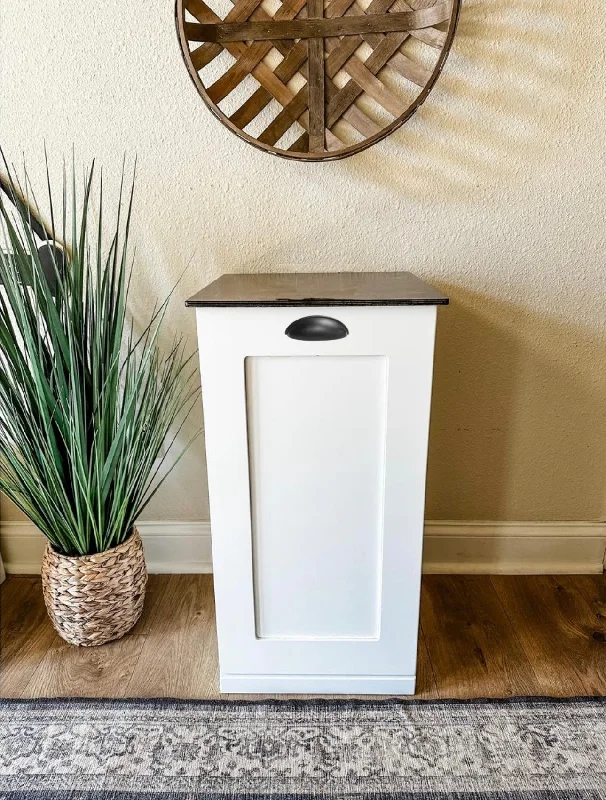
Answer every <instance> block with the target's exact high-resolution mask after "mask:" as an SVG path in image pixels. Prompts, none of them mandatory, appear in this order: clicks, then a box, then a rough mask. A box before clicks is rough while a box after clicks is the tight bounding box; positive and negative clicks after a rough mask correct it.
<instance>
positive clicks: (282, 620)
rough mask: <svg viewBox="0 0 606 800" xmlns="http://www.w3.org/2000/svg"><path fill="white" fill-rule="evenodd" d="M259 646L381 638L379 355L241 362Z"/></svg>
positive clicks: (382, 385)
mask: <svg viewBox="0 0 606 800" xmlns="http://www.w3.org/2000/svg"><path fill="white" fill-rule="evenodd" d="M245 363H246V410H247V428H248V446H249V476H250V495H251V523H252V524H251V529H252V530H251V533H252V555H253V587H254V604H255V629H256V636H257V637H258V638H259V639H294V640H299V639H301V640H304V639H358V640H360V639H367V640H369V639H370V640H372V639H375V640H376V639H378V638H379V635H380V622H381V574H382V540H383V506H384V486H385V429H386V412H387V359H386V358H385V357H383V356H334V357H333V356H285V357H280V356H273V357H272V356H268V357H264V356H261V357H249V358H247V359H246V362H245Z"/></svg>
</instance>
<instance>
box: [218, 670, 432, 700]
mask: <svg viewBox="0 0 606 800" xmlns="http://www.w3.org/2000/svg"><path fill="white" fill-rule="evenodd" d="M415 680H416V676H415V675H234V674H224V675H221V678H220V686H221V691H222V692H226V693H230V694H389V695H401V694H414V692H415Z"/></svg>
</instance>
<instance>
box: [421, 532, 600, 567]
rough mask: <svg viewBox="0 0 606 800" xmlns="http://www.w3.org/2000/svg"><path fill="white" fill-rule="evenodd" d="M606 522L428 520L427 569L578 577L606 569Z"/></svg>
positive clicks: (426, 539) (425, 545)
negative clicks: (605, 557)
mask: <svg viewBox="0 0 606 800" xmlns="http://www.w3.org/2000/svg"><path fill="white" fill-rule="evenodd" d="M605 554H606V523H603V522H485V521H477V522H466V521H458V520H457V521H452V522H449V521H442V520H437V521H434V522H426V524H425V539H424V548H423V571H424V572H426V573H444V574H451V573H455V574H456V573H463V574H474V573H475V574H492V575H499V574H500V575H541V574H543V575H566V574H570V575H574V574H577V575H578V574H583V573H599V572H603V570H604V556H605Z"/></svg>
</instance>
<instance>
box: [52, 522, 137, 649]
mask: <svg viewBox="0 0 606 800" xmlns="http://www.w3.org/2000/svg"><path fill="white" fill-rule="evenodd" d="M146 583H147V569H146V567H145V557H144V554H143V545H142V543H141V537H140V536H139V533H138V532H137V531H136V530H134V531H133V533H132V534H131V536H130V537H129V538H128V539H127V540H126V541H125V542H122V544H119V545H118V546H117V547H112V549H111V550H106V551H105V552H104V553H95V554H94V555H90V556H64V555H61V554H60V553H57V552H56V551H55V550H53V548H52V547H51V546H50V544H48V543H47V545H46V550H45V551H44V558H43V560H42V591H43V593H44V602H45V603H46V609H47V611H48V615H49V617H50V618H51V621H52V623H53V625H54V627H55V629H56V630H57V633H58V634H59V635H60V636H61V637H62V638H63V639H65V641H66V642H69V643H70V644H75V645H80V646H83V647H90V646H94V645H100V644H105V642H111V641H112V639H119V638H120V637H121V636H124V634H125V633H128V631H129V630H130V629H131V628H132V627H133V625H134V624H135V623H136V622H137V620H138V619H139V617H140V616H141V612H142V610H143V601H144V598H145V585H146Z"/></svg>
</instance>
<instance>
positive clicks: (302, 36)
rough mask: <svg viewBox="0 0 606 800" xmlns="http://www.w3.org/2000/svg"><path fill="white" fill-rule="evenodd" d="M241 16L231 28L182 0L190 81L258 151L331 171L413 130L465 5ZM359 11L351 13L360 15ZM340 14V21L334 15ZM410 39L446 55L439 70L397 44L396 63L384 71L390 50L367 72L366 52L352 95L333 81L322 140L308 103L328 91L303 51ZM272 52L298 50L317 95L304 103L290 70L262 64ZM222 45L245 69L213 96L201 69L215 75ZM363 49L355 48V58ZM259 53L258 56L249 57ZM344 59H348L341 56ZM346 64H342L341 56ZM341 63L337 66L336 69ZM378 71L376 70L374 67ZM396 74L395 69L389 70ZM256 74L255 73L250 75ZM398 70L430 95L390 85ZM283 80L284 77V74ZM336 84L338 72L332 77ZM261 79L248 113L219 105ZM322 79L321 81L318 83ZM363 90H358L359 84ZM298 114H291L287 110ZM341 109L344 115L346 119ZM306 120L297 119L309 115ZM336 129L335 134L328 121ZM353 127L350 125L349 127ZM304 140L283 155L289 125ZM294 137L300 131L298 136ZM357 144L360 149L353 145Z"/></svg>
mask: <svg viewBox="0 0 606 800" xmlns="http://www.w3.org/2000/svg"><path fill="white" fill-rule="evenodd" d="M232 2H233V4H234V9H233V11H232V12H230V13H229V14H228V15H227V16H226V17H225V18H224V19H220V18H218V17H217V15H216V14H215V13H214V12H212V11H211V10H210V8H209V7H208V6H207V5H206V3H204V0H177V2H176V23H177V31H178V35H179V40H180V44H181V52H182V55H183V58H184V61H185V64H186V66H187V69H188V71H189V74H190V77H191V79H192V81H193V83H194V84H195V86H196V88H197V90H198V92H199V93H200V95H201V97H202V98H203V99H204V101H205V102H206V103H207V105H209V107H210V108H211V110H212V112H213V113H214V114H215V116H217V117H218V118H219V119H220V120H221V121H222V122H223V124H224V125H226V127H227V128H229V129H230V130H231V131H232V132H233V133H235V134H237V135H238V136H239V137H240V138H242V139H244V140H245V141H247V142H248V143H250V144H252V145H254V146H255V147H258V148H259V149H262V150H264V151H267V152H270V153H273V154H277V155H279V156H281V157H283V158H290V159H297V160H301V161H325V160H336V159H340V158H345V157H347V156H350V155H353V154H354V153H357V152H359V151H361V150H363V149H365V148H367V147H369V146H371V145H372V144H375V143H376V142H378V141H380V140H381V139H383V138H384V137H385V136H388V135H389V134H390V133H392V132H393V131H394V130H396V129H397V128H398V127H400V126H401V125H402V124H404V123H405V122H406V121H407V120H408V119H409V118H410V117H411V116H412V115H413V114H414V113H415V111H416V110H417V109H418V108H419V107H420V106H421V104H422V103H423V102H424V101H425V99H426V97H427V96H428V94H429V92H430V91H431V89H432V87H433V85H434V84H435V82H436V80H437V79H438V77H439V75H440V72H441V70H442V67H443V65H444V63H445V60H446V58H447V56H448V52H449V50H450V47H451V45H452V41H453V38H454V34H455V30H456V25H457V20H458V15H459V8H460V3H461V0H452V2H439V1H438V2H437V3H436V2H434V0H415V1H414V2H412V0H410V2H406V1H405V0H395V2H393V3H386V2H385V0H382V3H381V4H382V5H387V10H388V13H384V12H383V13H380V12H379V11H378V6H377V7H376V9H375V7H373V4H374V0H373V2H371V4H370V5H369V6H368V7H367V8H365V9H364V13H360V12H361V11H362V9H361V8H360V7H359V6H357V7H354V6H353V3H352V0H332V2H330V3H328V4H327V7H326V10H325V13H324V18H323V19H313V18H310V17H311V15H310V14H307V18H306V17H305V12H302V13H301V14H300V15H299V18H298V19H293V20H291V21H289V20H279V19H278V16H279V14H280V9H278V11H277V12H276V14H275V16H274V17H269V15H268V13H267V12H266V11H265V10H264V9H263V8H262V7H261V6H256V7H254V8H253V11H252V13H251V14H250V17H249V18H247V19H246V20H242V19H241V16H242V13H241V7H243V6H246V10H247V11H248V10H249V9H250V8H251V7H253V6H254V5H255V3H256V0H232ZM350 6H351V8H350ZM185 8H187V10H188V11H189V12H190V13H191V14H192V15H193V16H194V17H195V18H196V19H197V22H190V21H189V20H188V19H187V18H186V14H185ZM329 12H330V13H329ZM446 21H447V22H448V29H447V30H443V29H438V28H436V27H435V25H440V23H443V22H446ZM394 31H398V32H407V33H409V34H410V37H408V36H407V35H406V34H405V38H411V39H412V38H414V39H416V40H417V43H419V44H423V45H427V46H430V47H432V48H437V49H438V50H439V54H438V55H437V58H435V60H434V56H432V58H431V59H429V60H427V59H424V58H420V59H417V58H416V52H415V49H412V50H411V51H410V54H409V55H406V54H405V53H403V52H401V45H400V46H399V47H397V48H395V50H394V49H393V48H394V43H393V42H392V43H391V48H392V52H391V55H390V56H389V57H387V60H386V62H385V63H384V64H383V66H378V65H377V64H378V61H379V60H380V59H381V58H383V57H384V54H385V53H386V51H387V49H386V48H385V47H383V48H382V51H381V52H380V54H379V58H375V59H374V60H373V62H371V64H370V65H366V63H365V61H364V58H363V57H362V55H361V54H360V53H358V52H356V50H357V49H358V48H357V47H356V49H355V50H353V51H352V52H351V54H350V55H349V56H348V58H347V59H346V61H345V63H344V64H343V67H342V69H343V70H344V71H345V72H347V73H348V74H349V75H350V78H351V81H352V82H353V83H352V82H350V85H349V86H348V87H347V91H346V92H345V93H340V88H341V83H340V81H339V82H338V83H334V81H333V80H332V78H330V77H326V79H325V81H324V87H323V88H324V103H323V110H324V122H325V124H324V129H323V131H321V132H320V130H319V125H318V118H317V114H315V115H312V114H310V109H309V107H303V110H302V111H301V108H302V106H303V101H304V100H306V101H307V102H308V105H309V102H310V97H311V99H312V101H313V98H314V97H316V96H317V95H318V94H319V92H320V84H319V83H318V81H316V80H315V79H314V80H313V81H311V82H310V81H309V80H308V79H309V70H308V69H307V60H308V59H307V58H306V57H304V58H303V61H301V58H302V54H301V48H300V47H298V45H300V44H301V43H302V42H303V43H304V45H305V53H306V55H307V50H308V46H307V42H306V40H309V39H318V38H323V39H324V43H323V49H324V51H325V52H330V49H331V47H330V44H329V40H330V39H332V41H333V45H332V46H333V47H334V43H335V41H337V40H338V39H339V37H345V38H347V37H350V38H352V39H360V38H362V39H363V40H364V41H365V42H366V43H368V44H369V45H370V46H371V47H372V48H373V50H374V49H376V48H377V47H378V46H379V45H380V44H381V39H382V35H383V33H389V32H394ZM197 41H203V42H204V43H203V44H202V46H201V47H192V46H191V45H192V44H194V43H195V42H197ZM259 41H260V42H263V41H265V42H268V43H271V45H272V46H273V47H275V48H276V49H277V50H278V52H280V53H281V55H282V56H283V57H284V59H285V58H286V56H287V55H288V48H287V47H285V45H286V43H287V42H288V41H291V42H295V45H294V47H295V48H296V51H295V53H294V54H293V58H292V60H291V61H290V64H289V67H290V65H292V64H294V63H295V62H297V61H298V62H299V66H298V67H296V68H295V70H294V73H293V75H292V77H295V76H296V75H298V77H300V78H303V80H304V81H305V82H306V83H308V84H310V83H311V84H313V87H314V89H313V91H311V92H310V91H309V88H311V87H308V90H307V91H306V92H305V93H301V92H299V93H298V94H296V92H295V91H293V88H292V84H290V85H289V81H290V78H288V77H286V74H287V72H288V69H286V67H285V68H284V69H283V70H282V69H281V64H282V62H279V63H278V64H275V65H274V64H273V63H271V64H270V62H269V61H267V59H266V58H265V57H262V58H261V59H260V60H258V59H259V56H260V55H261V53H263V52H264V50H263V48H258V47H256V44H258V42H259ZM217 43H220V46H224V47H225V49H226V50H227V51H228V52H229V53H230V55H231V56H233V57H234V58H235V59H236V64H233V65H232V66H230V67H228V68H227V72H228V73H229V74H228V75H226V76H225V77H223V76H219V78H218V81H217V82H216V85H213V86H211V87H210V88H208V87H206V86H205V84H204V80H203V76H202V75H200V74H199V70H200V68H201V67H203V66H205V65H206V64H208V63H209V62H210V60H212V59H214V58H216V56H217V54H218V51H217V49H216V48H217ZM352 46H353V45H348V46H347V49H349V48H350V47H352ZM251 48H253V49H252V52H250V53H249V52H247V51H249V50H251ZM319 50H320V48H319V46H318V44H315V45H314V44H312V45H311V46H310V53H311V59H310V61H311V62H313V63H315V64H318V63H319ZM341 52H342V51H341ZM339 58H340V54H339ZM335 60H336V59H335ZM429 61H433V67H430V66H429ZM373 64H374V66H373ZM387 68H389V69H387ZM247 70H249V72H248V75H247V74H246V73H247ZM390 70H394V71H396V72H398V73H400V75H402V76H404V77H405V78H406V79H407V80H410V81H411V82H412V83H414V84H416V85H417V86H418V87H420V91H419V92H418V94H417V95H416V97H414V99H413V100H412V102H410V96H409V94H408V92H406V93H404V94H402V92H401V91H400V87H399V86H395V85H394V84H393V82H392V81H389V80H388V75H389V72H390ZM278 73H280V74H278ZM325 74H326V75H328V71H327V70H325ZM249 75H250V76H252V77H253V78H255V79H256V80H257V81H258V83H259V84H260V87H259V88H258V89H257V90H256V91H255V92H254V93H253V95H252V96H251V97H248V98H247V99H245V100H244V102H243V104H242V106H240V108H236V109H234V110H233V111H232V113H231V114H230V115H229V116H227V115H226V114H225V113H224V112H223V110H222V109H221V107H220V105H219V102H221V100H222V98H224V97H225V96H226V94H231V91H232V87H233V88H235V87H236V86H237V85H239V82H241V81H242V80H245V79H247V78H248V76H249ZM312 77H313V76H312ZM354 83H355V84H356V86H357V87H359V88H356V86H354V85H353V84H354ZM337 96H338V103H337V102H336V101H335V102H334V103H333V107H332V115H331V116H330V117H329V114H328V112H329V110H330V107H329V103H330V102H331V101H332V100H334V98H335V97H337ZM358 97H368V98H369V99H372V101H373V102H374V103H378V104H379V106H381V107H382V108H383V109H384V110H385V111H386V112H387V113H388V114H389V115H391V117H393V119H391V121H389V118H388V119H387V121H386V120H385V119H383V121H382V122H381V121H380V120H378V119H376V118H375V117H374V114H373V113H372V111H371V110H370V108H369V107H367V106H366V105H363V104H361V103H358V102H357V98H358ZM272 98H273V99H275V100H276V101H277V103H278V104H279V106H281V107H282V109H287V110H286V111H285V112H284V113H282V110H281V109H277V110H275V111H274V110H271V109H268V106H269V104H270V102H271V100H272ZM287 107H288V108H287ZM314 107H315V108H316V109H319V108H321V107H322V104H319V103H314ZM263 109H267V110H268V111H269V113H268V115H267V116H268V121H267V124H266V126H265V128H264V129H263V130H262V131H260V132H257V133H254V134H253V132H252V131H247V130H246V127H247V126H248V125H249V124H250V123H251V122H252V120H254V118H255V117H256V116H257V115H258V114H259V113H260V111H261V110H263ZM337 109H338V112H339V113H337ZM299 111H301V113H300V114H299V116H297V115H296V113H295V112H299ZM277 115H280V118H279V120H277V121H276V124H273V123H272V119H271V117H272V116H273V117H276V116H277ZM329 118H330V119H331V120H332V123H331V124H328V121H327V120H328V119H329ZM310 119H311V122H312V124H314V125H315V126H317V130H314V134H313V136H311V137H310V135H309V124H310ZM343 122H345V123H347V125H343V124H342V123H343ZM289 124H290V126H292V127H293V128H295V130H296V126H297V125H300V126H301V127H302V128H303V131H302V132H300V131H297V134H296V135H297V137H298V138H295V141H294V142H293V143H291V144H289V145H287V148H288V149H284V148H283V147H282V146H280V141H281V139H282V137H283V136H284V133H286V131H287V130H289V128H288V125H289ZM348 126H351V128H353V129H354V131H357V133H358V134H361V136H362V139H361V140H360V139H359V137H357V136H355V137H352V135H351V134H352V133H353V131H351V130H350V129H349V127H348ZM293 132H294V131H293ZM320 136H322V138H323V145H324V146H323V147H321V146H320ZM354 139H356V141H353V140H354Z"/></svg>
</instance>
